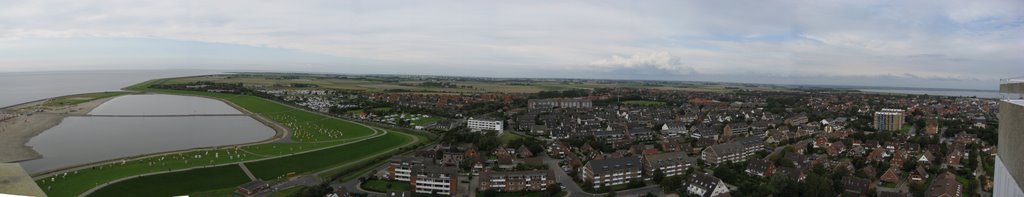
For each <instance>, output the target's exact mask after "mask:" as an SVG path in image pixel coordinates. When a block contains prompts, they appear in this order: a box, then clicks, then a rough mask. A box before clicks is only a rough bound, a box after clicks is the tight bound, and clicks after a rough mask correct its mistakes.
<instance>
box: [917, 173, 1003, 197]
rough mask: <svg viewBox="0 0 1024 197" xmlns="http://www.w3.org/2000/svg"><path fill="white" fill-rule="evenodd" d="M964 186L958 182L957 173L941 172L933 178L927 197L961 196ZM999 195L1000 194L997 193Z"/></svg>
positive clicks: (926, 193)
mask: <svg viewBox="0 0 1024 197" xmlns="http://www.w3.org/2000/svg"><path fill="white" fill-rule="evenodd" d="M963 190H964V186H963V185H960V183H959V182H956V175H953V173H951V172H944V173H942V174H939V176H937V177H935V179H934V180H932V184H931V185H929V186H928V190H926V191H925V192H924V196H927V197H960V196H961V195H962V194H963V192H964V191H963ZM997 196H998V195H997Z"/></svg>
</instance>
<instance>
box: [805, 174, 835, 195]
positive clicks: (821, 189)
mask: <svg viewBox="0 0 1024 197" xmlns="http://www.w3.org/2000/svg"><path fill="white" fill-rule="evenodd" d="M805 181H806V183H807V184H806V187H807V188H805V189H806V193H805V195H804V196H808V197H832V196H836V192H835V190H834V189H833V188H832V180H828V179H827V178H825V177H822V176H821V175H818V174H810V175H808V176H807V179H806V180H805Z"/></svg>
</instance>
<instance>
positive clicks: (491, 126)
mask: <svg viewBox="0 0 1024 197" xmlns="http://www.w3.org/2000/svg"><path fill="white" fill-rule="evenodd" d="M466 127H469V129H470V130H473V131H491V130H493V131H498V134H501V132H502V129H504V127H503V123H502V121H501V120H488V119H479V118H469V121H466Z"/></svg>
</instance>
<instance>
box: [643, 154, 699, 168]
mask: <svg viewBox="0 0 1024 197" xmlns="http://www.w3.org/2000/svg"><path fill="white" fill-rule="evenodd" d="M644 159H646V160H647V162H648V163H650V164H651V165H652V167H655V168H658V167H661V166H664V165H675V164H678V163H688V162H690V161H691V160H693V159H696V158H692V159H691V158H687V157H686V153H685V152H683V151H676V152H666V153H658V154H652V155H645V156H644Z"/></svg>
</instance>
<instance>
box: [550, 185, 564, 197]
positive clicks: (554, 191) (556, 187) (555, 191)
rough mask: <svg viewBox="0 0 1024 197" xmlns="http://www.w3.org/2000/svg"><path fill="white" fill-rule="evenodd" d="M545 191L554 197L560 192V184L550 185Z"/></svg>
mask: <svg viewBox="0 0 1024 197" xmlns="http://www.w3.org/2000/svg"><path fill="white" fill-rule="evenodd" d="M547 190H548V193H549V194H551V195H552V196H554V195H556V194H558V193H559V192H562V184H561V183H555V184H550V185H548V189H547Z"/></svg>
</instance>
